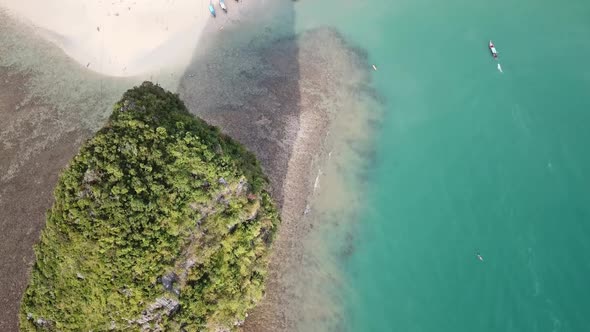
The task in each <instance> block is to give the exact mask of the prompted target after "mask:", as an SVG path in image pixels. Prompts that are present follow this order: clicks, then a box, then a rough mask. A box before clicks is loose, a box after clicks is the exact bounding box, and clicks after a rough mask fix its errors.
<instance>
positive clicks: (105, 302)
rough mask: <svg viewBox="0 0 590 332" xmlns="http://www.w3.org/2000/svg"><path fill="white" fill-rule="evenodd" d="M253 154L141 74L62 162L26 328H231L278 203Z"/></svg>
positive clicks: (258, 289)
mask: <svg viewBox="0 0 590 332" xmlns="http://www.w3.org/2000/svg"><path fill="white" fill-rule="evenodd" d="M266 186H267V182H266V178H265V176H264V175H263V174H262V171H261V170H260V167H259V165H258V162H257V161H256V159H255V158H254V156H253V155H252V154H251V153H249V152H248V151H246V150H245V149H244V148H243V147H242V146H240V145H239V144H237V143H236V142H234V141H233V140H231V139H230V138H229V137H227V136H224V135H222V134H220V133H219V131H218V130H217V129H216V128H215V127H212V126H209V125H208V124H206V123H205V122H204V121H202V120H200V119H197V118H195V117H193V116H192V115H190V114H189V113H188V112H187V110H186V107H185V106H184V104H183V103H182V101H180V100H179V99H178V97H177V96H176V95H173V94H171V93H169V92H166V91H164V90H163V89H162V88H160V87H158V86H154V85H153V84H151V83H149V82H146V83H144V84H142V85H141V86H140V87H138V88H135V89H132V90H129V91H128V92H126V93H125V95H124V96H123V99H122V100H121V101H120V102H119V103H117V104H116V105H115V108H114V111H113V114H112V115H111V118H110V120H109V122H108V124H107V125H106V126H105V127H104V128H103V129H101V130H100V131H99V132H98V133H97V134H96V135H95V136H94V137H93V138H92V139H90V140H89V141H88V142H87V143H86V144H84V145H83V147H82V148H81V150H80V152H79V153H78V154H77V155H76V157H75V158H74V159H73V161H72V162H71V163H70V165H69V167H68V168H67V169H66V170H65V171H64V172H63V174H62V176H61V177H60V180H59V183H58V185H57V188H56V190H55V199H56V201H55V204H54V205H53V207H52V209H51V210H50V212H49V214H48V218H47V225H46V228H45V230H44V231H43V233H42V236H41V242H40V243H39V245H38V246H37V247H36V263H35V266H34V268H33V272H32V277H31V281H30V284H29V286H28V288H27V291H26V293H25V296H24V298H23V303H22V307H21V315H20V324H21V329H22V330H38V329H41V330H49V331H52V330H56V331H57V330H59V331H80V330H141V331H168V330H176V331H178V330H186V331H195V330H203V329H207V330H219V331H230V330H233V329H235V328H236V326H238V325H239V324H240V322H242V321H243V320H244V319H245V317H246V312H247V311H248V310H249V309H250V308H251V307H253V305H254V304H255V303H256V302H257V301H258V300H259V299H260V298H261V297H262V294H263V291H264V279H265V275H266V265H267V257H268V251H269V248H270V245H271V243H272V240H273V237H274V233H275V230H276V228H277V226H278V214H277V212H276V210H275V208H274V204H273V203H272V201H271V199H270V196H269V194H268V193H267V191H266Z"/></svg>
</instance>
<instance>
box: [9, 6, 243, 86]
mask: <svg viewBox="0 0 590 332" xmlns="http://www.w3.org/2000/svg"><path fill="white" fill-rule="evenodd" d="M208 5H209V2H208V1H207V0H43V1H36V0H0V10H5V11H6V12H7V13H8V14H9V15H11V16H13V17H14V18H16V19H18V20H20V21H23V22H25V23H28V24H30V25H32V26H34V27H35V29H36V31H37V32H38V33H40V34H41V35H42V36H43V37H44V38H47V39H49V40H50V41H52V42H54V43H55V44H57V45H58V46H59V47H60V48H62V49H63V50H64V52H65V53H66V54H68V55H69V56H71V57H72V58H73V59H75V60H76V61H77V62H78V63H80V64H81V65H82V66H87V67H88V68H89V69H91V70H93V71H96V72H98V73H101V74H105V75H111V76H134V75H138V74H142V73H148V72H153V71H155V70H158V69H160V68H167V67H184V66H185V65H186V64H188V62H189V61H190V57H191V55H192V52H193V51H194V48H195V46H196V45H197V43H198V41H199V38H200V36H201V34H202V32H203V29H204V28H205V26H206V25H207V22H210V19H211V15H210V13H209V10H208ZM228 5H230V4H229V2H228ZM231 5H233V3H232V4H231ZM234 8H235V7H234ZM230 9H231V8H230ZM216 10H217V11H218V19H221V17H219V16H220V15H222V14H223V13H220V12H221V9H220V8H219V6H218V4H217V1H216Z"/></svg>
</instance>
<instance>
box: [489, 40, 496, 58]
mask: <svg viewBox="0 0 590 332" xmlns="http://www.w3.org/2000/svg"><path fill="white" fill-rule="evenodd" d="M489 47H490V52H492V56H493V57H494V58H497V57H498V51H496V47H495V46H494V43H492V41H491V40H490V45H489Z"/></svg>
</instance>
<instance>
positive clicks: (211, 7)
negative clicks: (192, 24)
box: [209, 3, 215, 17]
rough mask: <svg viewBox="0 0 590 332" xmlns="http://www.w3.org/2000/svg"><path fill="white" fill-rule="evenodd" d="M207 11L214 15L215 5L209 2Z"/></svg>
mask: <svg viewBox="0 0 590 332" xmlns="http://www.w3.org/2000/svg"><path fill="white" fill-rule="evenodd" d="M209 12H210V13H211V16H213V17H215V7H213V4H212V3H210V4H209Z"/></svg>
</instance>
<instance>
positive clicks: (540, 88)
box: [295, 0, 590, 331]
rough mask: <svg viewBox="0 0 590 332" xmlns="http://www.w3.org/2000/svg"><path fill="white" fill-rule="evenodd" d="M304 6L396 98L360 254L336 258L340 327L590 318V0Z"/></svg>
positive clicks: (369, 196) (509, 326) (363, 215)
mask: <svg viewBox="0 0 590 332" xmlns="http://www.w3.org/2000/svg"><path fill="white" fill-rule="evenodd" d="M295 9H296V16H295V17H296V29H297V30H298V31H304V30H306V29H310V28H313V27H316V26H326V25H327V26H335V27H337V29H338V30H339V31H340V32H342V33H343V34H344V36H345V38H346V39H347V40H348V41H349V42H350V43H351V44H352V45H354V46H359V47H361V48H362V49H364V50H366V51H367V52H368V57H369V59H370V62H371V63H375V64H376V65H377V66H378V71H377V72H374V73H373V74H374V82H373V84H374V87H376V88H377V90H378V91H379V93H380V94H381V96H383V97H384V98H385V102H386V114H385V116H384V118H383V120H382V123H381V128H380V130H378V131H376V132H375V135H376V137H377V143H376V147H375V148H376V150H377V153H376V157H375V163H374V164H371V165H370V169H369V177H368V179H364V180H363V181H364V182H363V187H364V188H366V189H365V190H366V193H364V194H363V201H364V202H363V204H362V205H363V208H361V209H360V210H359V211H357V214H356V215H353V216H349V217H348V218H349V219H350V221H352V223H349V224H352V225H354V226H349V228H348V230H349V231H350V230H351V229H352V230H354V232H353V236H352V241H353V243H354V245H353V246H352V247H353V250H352V253H351V254H350V255H339V256H336V254H335V255H334V256H333V257H332V258H334V257H336V258H337V260H338V264H339V265H340V270H341V273H342V274H343V276H342V278H341V279H343V280H344V281H343V282H341V283H339V284H338V286H337V287H338V292H339V294H338V295H337V296H336V297H337V298H338V299H339V305H342V306H343V308H344V309H343V310H344V311H343V317H344V318H343V320H344V321H343V324H342V326H345V327H347V329H348V330H350V331H586V330H590V303H589V302H590V300H589V299H590V287H588V283H587V280H588V277H589V276H590V244H589V242H588V238H589V236H590V186H589V185H590V155H589V154H588V153H587V148H586V145H587V144H588V142H590V130H588V128H587V127H588V125H589V124H590V113H589V112H590V98H589V97H588V92H589V91H590V64H589V63H588V61H587V59H588V58H589V57H590V38H589V37H590V19H588V18H589V17H590V3H588V2H585V1H581V0H572V1H569V2H568V3H567V4H562V3H559V2H550V1H530V0H527V1H520V2H514V1H508V0H499V1H493V2H490V1H487V2H484V1H467V0H452V1H445V2H440V1H434V0H419V1H409V0H395V1H392V0H374V1H364V0H359V1H342V0H341V1H335V0H325V1H323V2H317V1H301V2H298V3H297V4H296V6H295ZM489 39H492V40H493V41H494V42H495V44H496V46H497V49H498V51H499V53H500V57H499V62H500V63H501V64H502V68H503V71H504V72H503V73H500V72H499V71H498V70H497V68H496V63H495V62H494V61H493V60H492V58H491V56H490V54H489V51H488V49H487V42H488V40H489ZM367 70H371V69H370V68H367ZM364 166H366V165H364ZM357 180H358V179H357ZM350 227H352V228H350ZM341 229H342V228H341ZM330 232H333V233H337V232H339V230H337V229H336V228H333V229H331V230H330ZM330 232H325V233H324V235H323V236H325V239H326V241H344V240H343V239H345V238H346V236H343V235H342V234H340V235H338V234H332V235H330ZM335 246H336V247H338V246H340V247H345V246H346V245H345V244H343V243H340V244H339V245H335ZM477 252H480V253H481V254H482V256H483V257H484V261H483V262H480V261H478V260H477V259H476V253H477ZM314 329H316V330H318V331H322V330H328V329H329V327H328V326H324V327H322V325H321V323H320V324H315V325H314Z"/></svg>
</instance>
